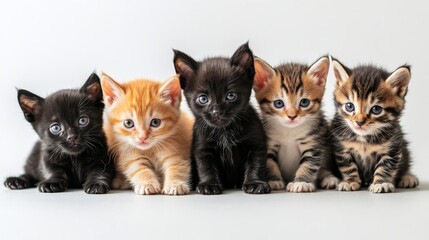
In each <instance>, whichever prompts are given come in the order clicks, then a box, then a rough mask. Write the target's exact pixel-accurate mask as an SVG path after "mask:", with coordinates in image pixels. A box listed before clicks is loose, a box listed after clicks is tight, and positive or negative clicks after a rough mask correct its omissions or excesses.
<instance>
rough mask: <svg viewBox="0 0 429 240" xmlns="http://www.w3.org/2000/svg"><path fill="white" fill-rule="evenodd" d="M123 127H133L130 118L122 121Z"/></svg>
mask: <svg viewBox="0 0 429 240" xmlns="http://www.w3.org/2000/svg"><path fill="white" fill-rule="evenodd" d="M124 127H125V128H133V127H134V122H133V120H131V119H127V120H125V121H124Z"/></svg>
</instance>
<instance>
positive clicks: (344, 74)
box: [332, 59, 351, 86]
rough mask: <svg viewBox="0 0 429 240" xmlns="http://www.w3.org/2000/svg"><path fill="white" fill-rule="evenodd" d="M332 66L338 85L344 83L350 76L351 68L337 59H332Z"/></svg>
mask: <svg viewBox="0 0 429 240" xmlns="http://www.w3.org/2000/svg"><path fill="white" fill-rule="evenodd" d="M332 68H333V71H334V76H335V80H336V83H337V86H341V85H343V84H344V83H345V82H347V80H348V79H349V78H350V74H351V70H350V69H349V68H347V67H346V66H344V65H343V64H341V63H340V62H339V61H338V60H337V59H333V60H332Z"/></svg>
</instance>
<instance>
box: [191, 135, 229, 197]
mask: <svg viewBox="0 0 429 240" xmlns="http://www.w3.org/2000/svg"><path fill="white" fill-rule="evenodd" d="M207 145H210V143H207ZM194 147H195V150H194V158H195V159H194V161H195V163H196V166H197V171H198V177H199V179H200V182H199V183H198V186H197V189H196V191H197V193H199V194H204V195H216V194H221V193H222V191H223V190H222V184H221V181H220V178H219V171H218V169H217V166H216V164H215V161H216V160H217V159H215V158H216V156H217V157H219V154H218V153H216V152H215V151H214V150H213V149H212V148H210V147H207V146H201V145H200V146H195V145H194Z"/></svg>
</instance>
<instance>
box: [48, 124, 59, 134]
mask: <svg viewBox="0 0 429 240" xmlns="http://www.w3.org/2000/svg"><path fill="white" fill-rule="evenodd" d="M49 131H51V133H53V134H59V133H60V132H61V126H60V125H59V124H58V123H53V124H51V126H50V127H49Z"/></svg>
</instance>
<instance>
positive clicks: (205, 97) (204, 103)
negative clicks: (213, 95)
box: [198, 95, 209, 105]
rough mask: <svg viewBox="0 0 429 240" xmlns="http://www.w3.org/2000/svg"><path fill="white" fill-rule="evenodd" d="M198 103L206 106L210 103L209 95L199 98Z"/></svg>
mask: <svg viewBox="0 0 429 240" xmlns="http://www.w3.org/2000/svg"><path fill="white" fill-rule="evenodd" d="M198 102H199V103H200V104H202V105H206V104H207V103H208V102H209V98H208V97H207V95H201V96H199V97H198Z"/></svg>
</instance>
